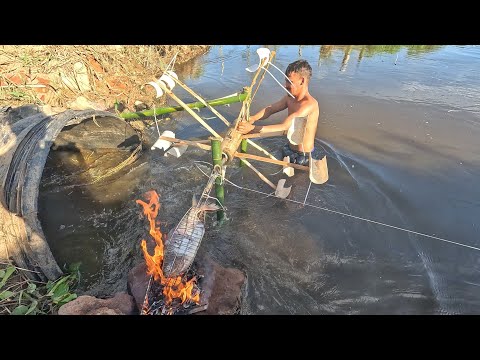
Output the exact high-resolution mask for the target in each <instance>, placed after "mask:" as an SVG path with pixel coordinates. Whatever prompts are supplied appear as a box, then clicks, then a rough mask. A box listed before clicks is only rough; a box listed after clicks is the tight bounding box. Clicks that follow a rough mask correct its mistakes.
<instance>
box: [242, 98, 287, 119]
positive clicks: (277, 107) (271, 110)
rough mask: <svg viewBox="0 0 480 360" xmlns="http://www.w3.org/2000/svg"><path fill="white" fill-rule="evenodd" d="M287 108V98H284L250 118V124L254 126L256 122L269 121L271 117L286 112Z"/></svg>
mask: <svg viewBox="0 0 480 360" xmlns="http://www.w3.org/2000/svg"><path fill="white" fill-rule="evenodd" d="M286 108H287V97H286V96H285V97H283V98H282V99H280V100H279V101H277V102H276V103H274V104H271V105H269V106H267V107H265V108H263V109H262V110H260V111H259V112H257V113H256V114H255V115H253V116H250V124H253V123H254V122H255V121H259V120H264V119H267V118H268V117H269V116H270V115H272V114H275V113H277V112H279V111H282V110H285V109H286Z"/></svg>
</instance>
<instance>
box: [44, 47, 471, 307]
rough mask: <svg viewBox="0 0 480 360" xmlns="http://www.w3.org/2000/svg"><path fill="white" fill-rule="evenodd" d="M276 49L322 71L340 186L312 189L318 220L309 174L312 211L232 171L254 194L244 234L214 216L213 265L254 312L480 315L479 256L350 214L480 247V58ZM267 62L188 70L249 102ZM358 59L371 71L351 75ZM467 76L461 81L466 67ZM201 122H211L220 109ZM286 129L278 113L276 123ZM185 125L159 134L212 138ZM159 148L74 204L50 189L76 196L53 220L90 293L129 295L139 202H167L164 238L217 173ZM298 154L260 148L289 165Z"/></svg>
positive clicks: (320, 89) (264, 94)
mask: <svg viewBox="0 0 480 360" xmlns="http://www.w3.org/2000/svg"><path fill="white" fill-rule="evenodd" d="M268 47H269V48H270V49H272V50H276V52H277V55H276V57H275V59H274V63H275V65H276V66H278V67H280V68H281V69H285V68H286V66H287V65H288V64H289V63H290V62H292V61H294V60H296V59H297V58H299V57H302V58H305V59H307V60H308V61H309V62H310V64H311V65H312V67H313V77H312V80H311V83H310V92H311V94H312V95H313V96H314V97H315V98H317V99H318V100H319V103H320V108H321V115H320V119H319V127H318V132H317V138H318V140H317V142H316V147H317V146H318V148H319V149H322V150H321V151H323V152H324V153H325V154H326V155H327V159H328V165H329V175H330V179H329V181H328V182H327V183H326V184H324V185H321V186H312V187H311V189H310V192H309V193H308V197H307V199H306V204H309V205H312V206H313V207H312V206H303V205H302V204H303V202H304V201H305V196H306V194H307V189H308V185H309V180H308V177H307V175H306V174H304V173H300V172H297V173H296V175H295V176H294V177H293V178H287V182H286V186H290V185H292V192H291V195H290V196H289V198H290V199H292V200H295V201H297V202H300V204H298V203H293V202H288V201H285V200H281V199H278V198H275V197H272V196H269V194H271V193H272V190H271V189H270V188H269V187H268V186H267V185H266V184H264V183H263V182H262V181H261V180H260V179H259V178H258V177H256V175H255V174H253V173H252V172H251V170H249V169H248V168H239V167H237V166H236V164H235V165H233V166H230V167H229V168H228V169H227V174H226V177H227V179H229V180H230V181H232V182H233V183H234V184H236V185H237V186H240V187H242V188H243V189H241V188H238V187H236V186H233V185H228V184H227V185H226V188H225V191H226V197H225V199H226V207H227V215H228V217H229V221H227V223H226V224H225V225H223V226H222V227H214V226H213V219H214V216H212V215H208V216H207V224H206V227H207V231H206V235H205V238H204V239H203V241H202V245H201V247H200V250H199V252H200V253H202V252H208V253H209V254H211V255H212V256H213V257H214V258H215V259H216V260H218V261H219V262H221V263H222V264H224V265H227V266H229V265H231V266H235V267H238V268H241V269H242V270H244V271H245V273H246V274H247V279H248V284H247V288H246V291H247V294H246V299H245V302H244V304H243V309H242V311H243V313H246V314H454V313H461V314H469V313H479V312H480V287H479V284H480V281H479V280H478V275H479V272H480V260H479V259H480V256H479V253H478V252H477V251H475V250H472V249H467V248H464V247H461V246H457V245H453V244H449V243H445V242H441V241H438V240H435V239H431V238H425V237H422V236H421V235H418V234H415V233H412V232H406V231H401V230H399V229H392V228H388V227H385V226H381V225H379V224H375V223H372V222H368V221H363V220H361V219H358V218H352V217H349V216H347V215H354V216H357V217H360V218H363V219H367V220H368V219H370V220H374V221H376V222H379V223H385V224H390V225H394V226H396V227H399V228H402V229H406V230H412V231H416V232H419V233H425V234H430V235H434V236H438V237H441V238H446V239H450V240H452V241H455V242H458V243H463V244H468V245H471V246H478V245H479V243H478V239H477V237H476V234H477V233H478V230H479V229H478V227H479V225H478V221H477V219H478V214H479V211H480V207H479V204H480V192H479V190H478V186H476V181H475V178H476V177H478V174H479V169H480V167H479V164H480V158H479V155H478V154H479V153H478V145H477V143H478V141H477V139H478V136H479V135H480V128H479V126H478V124H479V123H478V115H477V113H476V112H475V109H477V108H478V106H477V105H476V104H475V103H472V99H473V98H474V95H475V88H477V87H478V86H480V77H479V76H478V75H472V74H477V73H474V72H472V71H473V69H474V68H475V66H476V65H475V60H476V59H478V58H479V57H480V50H479V49H478V48H475V47H451V46H427V45H425V46H419V45H399V46H367V45H365V46H362V45H353V46H352V45H350V46H349V45H346V46H333V45H318V46H310V45H309V46H304V45H301V46H284V45H277V46H268ZM257 48H258V46H225V45H223V46H216V47H213V48H212V49H211V50H210V51H209V53H207V54H205V55H204V56H202V57H199V58H197V59H195V60H194V61H193V62H192V63H191V65H189V66H190V67H191V68H192V69H201V71H197V70H191V71H192V73H194V74H198V75H197V76H196V77H195V76H193V77H188V76H187V77H186V78H187V80H188V81H186V83H187V84H188V85H189V86H191V87H192V88H193V89H194V90H195V91H197V92H199V93H200V94H201V95H203V96H204V97H205V98H216V97H221V96H225V95H227V94H230V93H232V92H235V91H238V90H240V89H241V87H242V86H245V85H246V84H249V83H250V80H251V76H252V75H251V74H249V73H246V72H245V70H244V69H245V67H247V66H249V65H251V64H253V63H256V62H257V61H258V58H257V55H256V53H255V51H256V49H257ZM354 59H356V62H357V64H356V66H351V65H352V61H353V60H354ZM457 63H462V67H455V66H454V65H455V64H457ZM194 64H195V65H194ZM453 68H455V71H453V70H452V69H453ZM178 73H179V75H180V77H181V78H182V76H183V75H182V74H181V73H180V72H178ZM467 74H469V75H468V76H467ZM178 94H180V91H179V92H178ZM465 94H467V95H469V96H465ZM183 95H184V94H183V93H182V96H180V97H182V98H183ZM280 96H284V91H283V90H282V89H280V88H279V86H278V85H277V84H276V83H275V82H274V81H273V79H271V78H269V77H268V76H267V77H266V78H265V80H264V82H263V84H262V88H261V89H260V90H259V92H258V95H257V96H256V98H255V101H254V102H253V103H252V108H251V113H255V112H256V111H258V110H260V109H261V108H262V107H264V106H266V105H268V104H270V103H272V102H274V101H276V100H278V98H279V97H280ZM476 106H477V107H476ZM239 109H240V106H239V104H232V106H230V107H221V108H218V109H217V110H219V111H220V112H221V113H222V114H223V115H224V116H226V117H227V119H228V120H230V121H231V120H233V119H235V117H236V116H237V114H238V111H239ZM198 114H199V115H200V116H202V117H203V118H211V117H212V114H211V113H210V112H209V111H207V110H205V109H201V110H200V111H199V112H198ZM283 115H284V114H283V113H281V114H275V115H273V116H272V119H271V120H270V119H269V120H268V121H266V122H265V124H269V123H273V122H275V121H279V120H281V119H282V117H283ZM171 118H172V120H169V121H166V120H165V119H161V120H160V121H159V130H160V132H161V131H164V130H172V131H174V132H175V134H176V136H177V137H178V138H183V139H188V138H207V137H208V136H209V134H208V132H207V131H206V130H204V129H202V128H201V127H200V126H199V125H198V124H197V123H196V121H195V120H193V119H192V118H191V117H190V116H189V115H188V114H183V113H180V112H179V113H176V114H175V115H174V116H172V117H171ZM208 122H209V123H210V124H211V125H212V126H213V127H214V128H215V129H216V130H218V131H223V130H224V129H225V128H224V126H223V125H222V124H221V123H220V121H219V120H218V119H210V120H208ZM146 137H147V145H146V146H145V148H146V151H145V153H144V154H143V155H142V157H141V158H140V159H139V160H138V161H137V162H136V163H135V164H134V165H132V166H131V167H130V168H128V169H125V171H124V172H122V173H119V174H118V175H117V176H115V177H114V178H112V179H110V180H109V181H108V182H106V183H102V184H95V185H92V186H88V187H87V186H85V187H74V188H68V189H66V190H65V191H63V190H62V191H63V192H62V194H61V195H60V192H59V191H58V190H59V189H60V188H61V186H60V185H58V184H60V180H58V181H57V183H55V181H51V188H52V189H55V186H57V188H56V189H57V190H56V191H57V192H55V191H53V190H52V193H51V194H56V193H57V194H59V195H58V196H59V197H60V196H62V197H63V198H62V199H63V200H62V199H53V198H52V199H51V201H50V203H48V204H46V205H45V209H47V210H46V211H47V212H48V213H49V220H48V221H49V222H51V225H48V226H50V227H51V231H50V235H51V236H52V237H55V236H57V237H58V239H59V240H58V242H57V245H52V247H54V248H55V246H57V248H56V252H57V254H62V255H61V256H60V257H61V258H62V259H64V261H65V262H69V261H73V259H78V258H79V257H81V258H83V259H84V260H86V261H88V262H90V264H89V265H88V266H87V268H88V271H86V275H85V277H86V278H87V279H86V281H85V285H86V287H87V288H88V291H90V292H91V293H94V294H111V293H113V292H114V291H116V290H119V289H123V288H124V287H125V286H126V285H125V284H126V281H125V279H126V273H127V269H128V268H129V267H130V266H131V265H132V264H134V263H135V262H136V261H141V255H140V249H139V243H140V240H141V239H142V237H145V236H146V226H147V225H146V223H145V220H144V219H143V217H142V216H141V215H140V211H141V209H139V207H138V206H137V205H136V204H135V202H134V200H135V199H139V198H142V196H143V194H144V192H145V191H147V190H150V189H154V190H156V191H157V192H158V193H159V194H160V203H161V208H160V213H159V218H160V222H161V229H162V232H163V233H165V232H168V230H169V229H171V228H172V227H173V226H175V225H176V224H177V222H178V221H179V220H180V218H181V217H182V216H183V215H184V213H185V212H186V211H187V210H188V208H189V206H190V204H191V199H192V195H193V194H196V195H197V196H198V195H199V194H200V193H201V192H202V190H203V188H204V186H205V184H206V182H207V178H206V177H205V176H204V175H203V174H202V173H201V172H200V171H199V170H198V168H197V166H196V165H195V164H197V165H198V166H199V167H200V168H201V169H203V171H204V172H207V173H208V172H209V171H210V168H209V166H207V165H204V164H200V163H195V161H196V160H199V161H205V162H210V161H211V158H210V154H209V153H207V152H204V151H203V150H200V149H194V148H191V147H189V148H188V150H187V152H186V153H185V154H184V155H183V156H182V157H180V158H178V159H176V158H170V157H164V156H163V152H162V151H160V150H154V151H150V150H149V148H150V145H151V144H149V143H148V142H153V141H154V140H155V139H156V137H157V134H156V129H155V128H150V129H148V130H147V133H146ZM284 141H285V140H284V139H281V138H268V139H263V140H259V141H258V143H259V144H260V145H262V146H264V147H265V148H267V149H269V150H270V151H272V152H273V153H274V154H275V155H277V156H279V149H281V147H282V146H283V144H284ZM250 151H251V152H252V153H255V154H256V151H254V150H253V149H250V148H249V152H250ZM65 156H66V155H65ZM75 156H78V155H75ZM87 156H88V154H87ZM67 157H68V156H67ZM71 158H72V159H73V158H74V156H71ZM68 161H73V160H70V158H69V159H62V160H61V164H62V165H61V166H65V164H66V163H68ZM112 162H113V160H112ZM252 163H253V162H252ZM59 164H60V162H59V163H58V164H57V165H55V164H54V163H51V164H50V168H49V170H48V171H47V170H46V173H44V178H45V180H46V183H48V181H47V179H49V178H51V179H54V180H55V176H56V175H53V173H54V172H55V174H57V173H59V171H60V169H59V168H58V167H59V166H60V165H59ZM253 164H254V165H255V166H256V167H257V168H258V169H259V170H260V171H262V172H263V173H264V174H268V175H267V176H268V177H269V178H270V179H271V180H272V181H273V182H274V183H276V182H277V181H278V180H279V179H280V178H282V174H281V173H279V170H280V169H279V168H278V166H275V165H272V164H265V163H258V162H257V163H253ZM75 165H76V164H75ZM55 166H57V168H55ZM71 171H74V170H71ZM75 171H77V170H75ZM55 184H57V185H55ZM62 186H63V185H62ZM247 188H248V189H251V190H256V191H257V192H253V191H248V190H246V189H247ZM70 191H74V192H72V193H70V194H69V192H70ZM258 192H260V193H258ZM50 196H53V195H50ZM44 201H46V200H44ZM59 201H63V202H67V203H68V202H69V201H70V202H71V204H70V205H69V207H67V208H66V209H67V210H66V211H65V208H62V207H60V206H58V205H57V208H58V210H55V204H57V202H59ZM52 209H53V210H52ZM327 210H333V211H337V212H340V213H343V214H346V215H342V214H339V213H332V212H329V211H327ZM50 212H52V213H50ZM68 217H70V218H69V219H70V220H69V221H70V222H68V221H67V218H68ZM62 225H63V227H62ZM67 244H68V246H66V245H67Z"/></svg>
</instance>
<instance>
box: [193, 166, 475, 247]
mask: <svg viewBox="0 0 480 360" xmlns="http://www.w3.org/2000/svg"><path fill="white" fill-rule="evenodd" d="M194 163H195V166H196V167H197V169H198V170H200V171H201V172H202V173H203V174H204V175H205V176H207V177H208V175H207V174H206V173H205V172H204V171H203V170H202V169H200V168H199V167H198V165H197V164H196V163H204V164H208V165H210V166H211V165H212V164H210V163H208V162H206V161H195V162H194ZM224 181H225V182H226V183H228V184H230V185H232V186H234V187H236V188H238V189H240V190H246V191H251V192H255V193H257V194H262V195H266V197H275V198H277V199H281V198H278V197H276V196H275V195H274V193H266V192H263V191H260V190H255V189H250V188H247V187H244V186H240V185H237V184H235V183H233V182H231V181H230V180H228V179H226V178H224ZM282 200H285V201H289V202H293V203H295V204H299V205H303V206H309V207H312V208H315V209H319V210H324V211H328V212H331V213H334V214H338V215H342V216H347V217H350V218H353V219H357V220H361V221H366V222H369V223H372V224H376V225H382V226H385V227H389V228H392V229H396V230H400V231H404V232H407V233H410V234H415V235H419V236H423V237H427V238H430V239H435V240H439V241H443V242H447V243H450V244H454V245H458V246H463V247H466V248H469V249H472V250H477V251H480V248H478V247H475V246H471V245H467V244H462V243H459V242H456V241H452V240H448V239H444V238H441V237H438V236H435V235H429V234H425V233H421V232H418V231H413V230H409V229H405V228H402V227H399V226H394V225H390V224H386V223H382V222H380V221H375V220H370V219H366V218H363V217H360V216H356V215H351V214H347V213H344V212H341V211H337V210H332V209H328V208H326V207H322V206H317V205H312V204H308V203H306V202H301V201H297V200H292V199H286V198H285V199H282Z"/></svg>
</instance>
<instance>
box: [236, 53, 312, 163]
mask: <svg viewBox="0 0 480 360" xmlns="http://www.w3.org/2000/svg"><path fill="white" fill-rule="evenodd" d="M285 75H286V76H287V77H288V79H290V81H291V83H290V82H289V81H287V80H286V81H285V88H286V89H287V90H288V91H289V92H290V93H291V94H292V95H293V96H294V98H292V97H291V96H290V95H285V96H284V97H283V98H282V99H281V100H279V101H277V102H276V103H274V104H271V105H269V106H267V107H265V108H263V109H262V110H260V111H259V112H258V113H256V114H255V115H253V116H250V122H241V123H240V124H239V125H238V130H239V131H240V132H241V133H242V134H247V133H269V132H275V131H285V132H286V131H287V130H288V128H289V127H290V125H291V124H292V121H293V119H294V118H296V117H306V118H307V123H306V128H305V133H304V136H303V141H302V142H301V143H299V144H298V145H293V144H290V143H287V144H286V145H285V146H284V147H283V149H282V152H283V156H284V157H285V156H288V157H289V158H290V162H291V163H295V164H300V165H306V166H308V160H309V153H311V152H312V151H313V150H314V141H315V133H316V131H317V124H318V117H319V114H320V109H319V107H318V102H317V100H315V99H314V98H313V97H312V95H310V93H309V92H308V84H309V82H310V78H311V76H312V67H311V66H310V64H309V63H308V62H307V61H306V60H297V61H294V62H293V63H291V64H289V65H288V67H287V69H286V70H285ZM285 109H288V115H287V117H286V118H285V120H283V122H281V123H280V124H275V125H265V126H255V125H253V123H255V122H257V121H259V120H264V119H267V118H268V117H269V116H270V115H272V114H275V113H277V112H279V111H282V110H285Z"/></svg>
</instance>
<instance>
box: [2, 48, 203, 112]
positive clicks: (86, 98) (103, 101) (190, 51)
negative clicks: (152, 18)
mask: <svg viewBox="0 0 480 360" xmlns="http://www.w3.org/2000/svg"><path fill="white" fill-rule="evenodd" d="M209 48H210V46H209V45H34V46H33V45H31V46H23V45H22V46H20V45H8V46H0V63H1V64H2V74H1V75H0V107H5V106H11V107H18V106H21V105H27V104H35V105H39V106H44V105H47V106H50V107H52V108H58V110H59V111H61V109H62V108H64V109H67V108H68V109H80V108H85V105H86V104H87V105H89V106H90V107H94V108H95V109H97V110H107V109H111V108H112V107H113V106H114V104H115V103H116V102H117V103H119V104H121V107H122V108H125V109H126V110H129V111H135V110H137V109H136V108H135V103H137V104H138V103H139V102H142V103H146V104H149V103H151V102H152V96H151V95H152V94H149V93H147V92H146V90H145V89H142V86H143V85H144V84H145V83H147V82H149V81H152V80H155V79H157V78H158V77H159V76H160V75H161V72H162V70H161V69H162V68H165V67H166V66H167V65H168V63H169V61H170V60H171V59H172V57H173V56H174V55H175V54H177V57H176V64H182V63H185V62H187V61H189V60H191V59H193V58H194V57H196V56H198V55H200V54H203V53H205V52H206V51H207V50H208V49H209ZM147 88H148V87H147ZM157 105H158V104H157Z"/></svg>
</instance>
